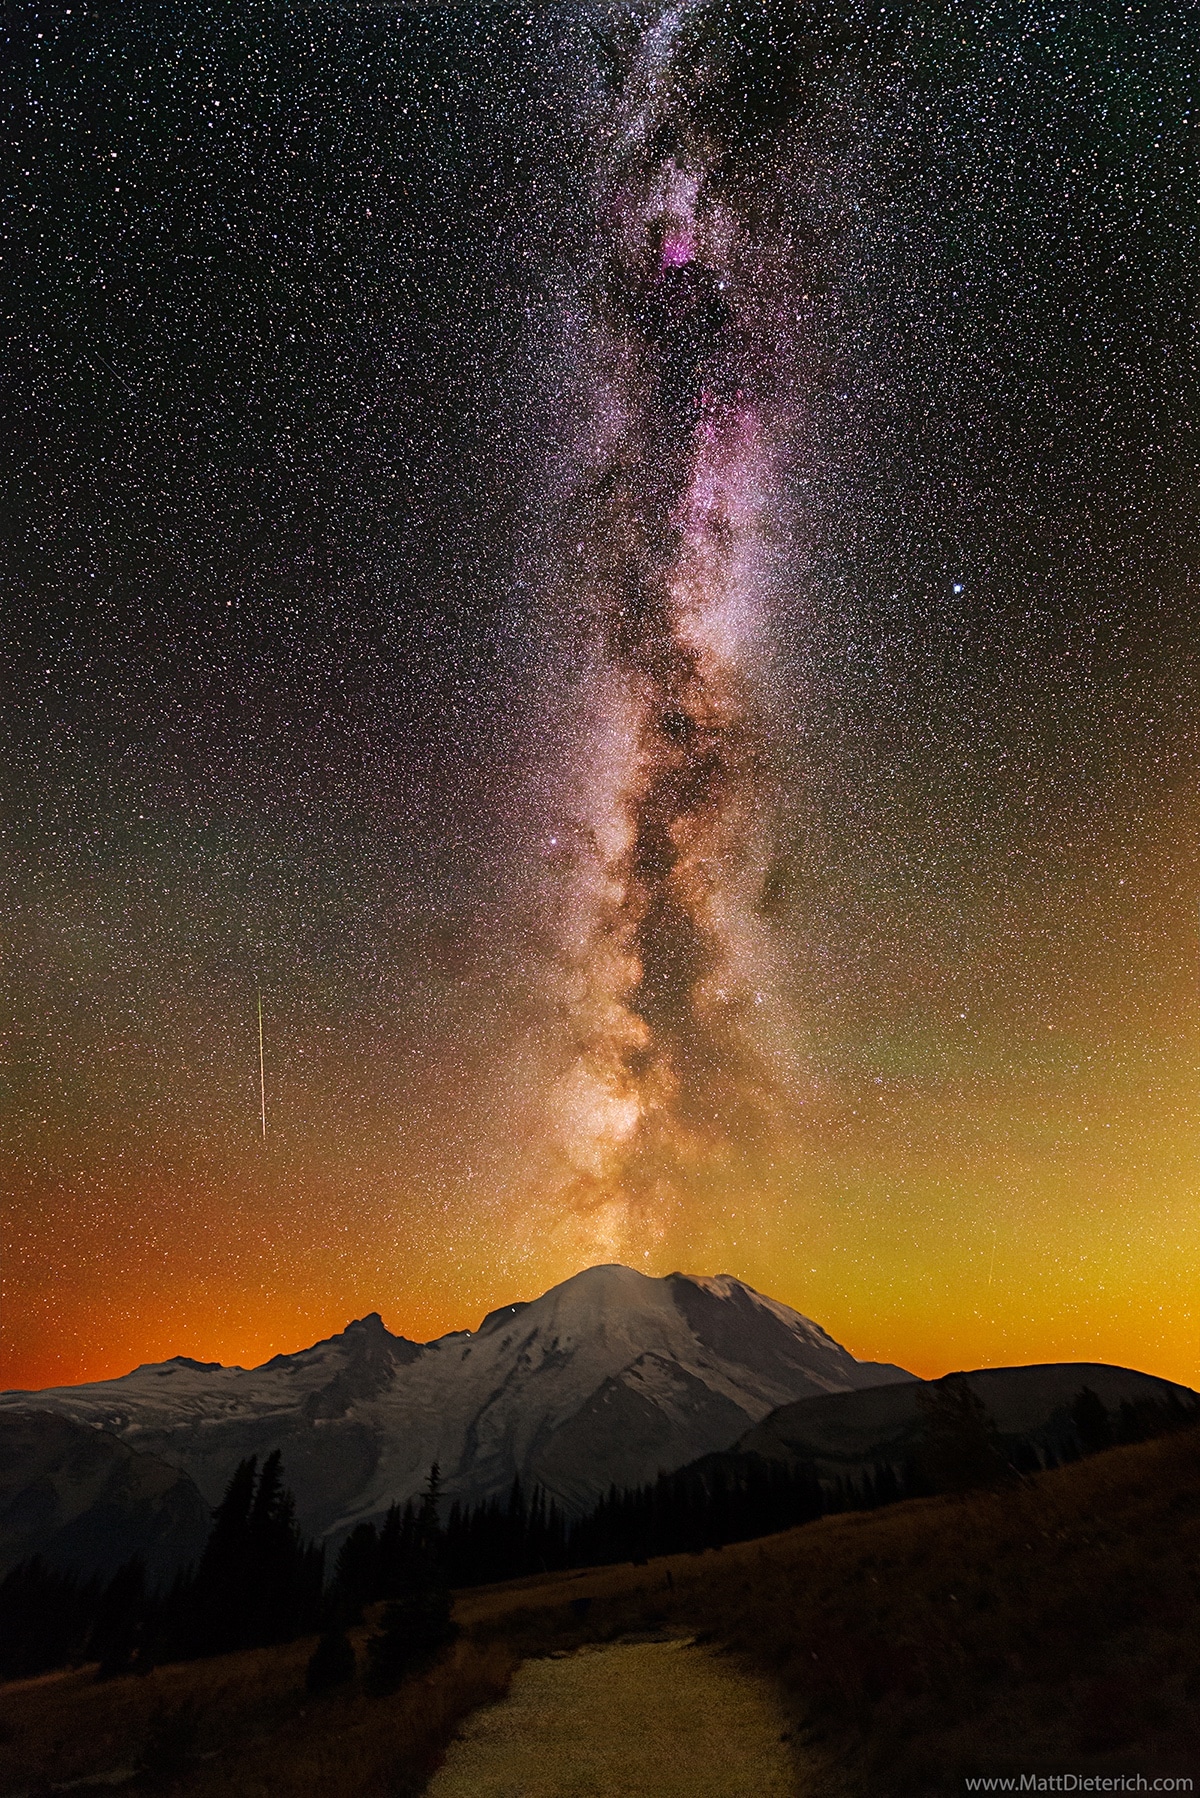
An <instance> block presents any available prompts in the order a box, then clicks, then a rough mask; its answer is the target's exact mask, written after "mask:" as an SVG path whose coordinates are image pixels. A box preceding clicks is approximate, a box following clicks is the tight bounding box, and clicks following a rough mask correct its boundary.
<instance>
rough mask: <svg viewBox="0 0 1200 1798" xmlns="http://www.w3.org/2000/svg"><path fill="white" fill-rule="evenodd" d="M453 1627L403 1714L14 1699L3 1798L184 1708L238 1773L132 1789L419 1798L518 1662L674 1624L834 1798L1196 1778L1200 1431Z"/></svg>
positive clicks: (62, 1773)
mask: <svg viewBox="0 0 1200 1798" xmlns="http://www.w3.org/2000/svg"><path fill="white" fill-rule="evenodd" d="M579 1599H590V1600H591V1604H590V1606H589V1607H587V1614H586V1615H580V1614H579V1611H580V1608H581V1607H579V1606H578V1605H576V1606H575V1607H574V1608H573V1607H572V1601H573V1600H579ZM456 1615H457V1617H458V1620H459V1622H460V1624H461V1625H462V1626H463V1630H464V1635H463V1638H462V1640H461V1641H460V1642H459V1644H458V1645H457V1647H456V1649H455V1651H454V1653H453V1655H452V1656H450V1657H449V1658H447V1660H445V1661H444V1662H443V1663H442V1664H441V1665H439V1667H438V1668H436V1669H435V1670H434V1672H433V1673H432V1674H430V1675H429V1676H427V1677H426V1678H425V1679H423V1680H420V1681H417V1682H415V1683H414V1684H412V1685H409V1686H406V1687H404V1688H402V1689H401V1691H400V1692H398V1693H397V1694H396V1695H395V1697H394V1698H391V1699H382V1700H378V1699H368V1698H365V1697H363V1696H362V1695H361V1694H359V1693H358V1692H351V1693H350V1694H349V1695H347V1696H343V1697H337V1696H335V1697H332V1698H329V1699H324V1700H320V1701H310V1700H306V1699H305V1697H304V1693H303V1669H304V1665H305V1662H306V1660H307V1657H308V1653H309V1651H310V1648H311V1644H310V1643H297V1644H293V1645H292V1646H290V1647H288V1648H282V1649H275V1650H272V1651H264V1652H262V1653H258V1654H247V1655H232V1656H226V1657H224V1658H223V1659H221V1660H218V1661H210V1662H197V1663H194V1664H192V1665H190V1666H181V1667H167V1668H162V1669H160V1670H159V1671H158V1672H156V1673H154V1674H152V1675H151V1676H149V1677H148V1678H147V1679H145V1680H138V1679H122V1680H114V1681H111V1682H109V1683H108V1684H105V1685H98V1684H96V1683H95V1681H94V1680H92V1679H91V1678H90V1677H89V1676H88V1675H87V1674H86V1673H76V1674H71V1675H68V1676H66V1677H65V1678H50V1679H43V1680H41V1681H34V1682H27V1683H26V1684H24V1685H22V1686H9V1687H6V1688H3V1689H0V1731H3V1730H5V1729H7V1739H5V1740H4V1741H3V1742H2V1743H0V1798H2V1795H4V1794H7V1793H9V1792H11V1791H14V1790H22V1789H32V1788H33V1787H34V1786H35V1785H36V1781H37V1779H38V1778H39V1777H41V1778H48V1779H50V1780H53V1781H59V1780H65V1779H69V1778H75V1777H79V1776H80V1775H81V1774H84V1773H87V1772H92V1771H101V1770H104V1769H106V1768H111V1767H116V1766H119V1765H121V1764H122V1763H129V1762H131V1761H135V1760H137V1759H139V1758H140V1757H141V1756H142V1755H143V1754H144V1751H145V1745H146V1742H147V1739H148V1737H149V1736H150V1734H151V1733H152V1718H153V1715H154V1713H155V1711H156V1710H157V1711H158V1712H159V1713H160V1715H161V1714H165V1715H167V1716H168V1717H169V1716H170V1715H171V1714H172V1713H173V1712H175V1713H177V1712H178V1711H179V1709H180V1707H181V1706H183V1705H185V1704H189V1703H190V1704H193V1705H194V1706H195V1710H196V1719H197V1733H196V1737H195V1741H194V1748H195V1749H196V1750H198V1751H200V1752H202V1753H204V1752H209V1753H212V1752H214V1751H219V1752H216V1754H215V1758H213V1759H211V1760H206V1761H196V1760H192V1761H190V1762H188V1763H187V1765H186V1769H184V1768H181V1769H180V1772H179V1774H178V1775H177V1776H174V1777H169V1776H168V1775H167V1774H166V1773H164V1774H161V1775H159V1776H156V1778H153V1779H151V1778H146V1777H143V1779H140V1780H139V1781H138V1784H137V1787H136V1790H138V1791H142V1790H145V1791H147V1792H158V1791H164V1792H165V1791H173V1792H178V1793H179V1794H181V1795H182V1794H185V1793H186V1794H188V1795H189V1798H191V1795H192V1794H196V1795H197V1798H201V1795H205V1798H207V1795H211V1798H218V1795H220V1798H243V1795H244V1798H251V1795H253V1798H258V1795H259V1794H264V1795H265V1794H266V1793H268V1792H269V1793H271V1794H280V1795H286V1798H290V1795H292V1794H296V1795H297V1798H298V1795H299V1794H300V1793H305V1794H308V1793H315V1792H320V1793H322V1794H327V1795H328V1798H376V1795H377V1794H378V1795H379V1798H384V1795H391V1798H396V1795H402V1794H404V1793H405V1792H413V1791H415V1790H417V1789H419V1787H420V1783H421V1780H422V1779H423V1778H424V1777H426V1776H427V1774H428V1772H429V1771H430V1769H431V1768H432V1767H433V1766H434V1765H435V1764H436V1762H437V1761H438V1759H439V1757H440V1755H441V1752H442V1750H443V1747H444V1744H445V1743H446V1741H447V1740H448V1739H449V1737H450V1736H451V1734H452V1733H453V1730H454V1727H455V1724H456V1722H457V1721H458V1719H460V1718H461V1717H463V1716H464V1715H465V1714H466V1713H467V1712H468V1711H469V1710H471V1709H472V1708H473V1707H474V1706H475V1705H478V1704H480V1703H484V1702H487V1701H488V1700H489V1699H491V1698H494V1697H497V1696H499V1695H500V1694H501V1693H502V1692H503V1691H504V1690H505V1689H506V1687H507V1683H508V1680H509V1678H510V1676H511V1673H512V1670H513V1668H514V1667H515V1666H516V1664H517V1663H518V1661H520V1660H521V1659H523V1658H525V1657H527V1656H531V1655H539V1654H546V1653H549V1652H553V1651H555V1650H561V1649H566V1648H570V1647H573V1646H576V1645H578V1644H579V1643H581V1642H585V1641H611V1640H614V1639H616V1638H618V1637H620V1636H623V1635H627V1634H629V1633H630V1632H637V1631H639V1630H643V1631H644V1630H646V1629H648V1628H650V1629H654V1628H659V1627H661V1626H664V1625H666V1626H668V1627H672V1628H681V1629H685V1630H690V1631H695V1632H697V1633H699V1634H701V1635H705V1636H708V1637H709V1638H710V1639H712V1640H713V1641H715V1642H716V1643H719V1644H722V1645H724V1646H727V1647H728V1648H729V1649H731V1650H732V1651H733V1652H734V1653H735V1654H736V1655H737V1656H738V1657H740V1658H741V1659H742V1661H743V1662H744V1663H745V1664H746V1665H748V1666H752V1667H754V1668H756V1669H758V1670H759V1671H761V1672H764V1673H766V1674H768V1675H769V1676H770V1678H771V1679H772V1680H774V1681H776V1682H777V1683H778V1686H779V1689H780V1690H781V1692H782V1694H783V1696H784V1700H785V1702H786V1704H787V1706H788V1709H789V1714H790V1716H791V1718H792V1722H793V1727H794V1729H795V1731H796V1733H797V1738H798V1741H799V1742H800V1744H801V1747H802V1752H803V1757H804V1759H805V1760H806V1761H808V1762H809V1763H810V1764H812V1765H815V1766H817V1767H818V1768H819V1769H820V1776H819V1779H818V1782H817V1785H816V1787H815V1788H814V1789H819V1790H820V1791H821V1792H822V1794H823V1795H825V1794H833V1793H835V1792H846V1793H849V1794H856V1793H862V1794H866V1793H870V1794H872V1798H892V1795H894V1798H922V1795H924V1794H927V1793H928V1794H933V1793H941V1792H953V1791H961V1789H962V1788H961V1785H960V1783H959V1781H960V1779H961V1776H962V1774H964V1773H971V1772H984V1773H987V1772H1003V1771H1010V1770H1015V1771H1024V1770H1029V1771H1041V1772H1050V1771H1058V1770H1072V1771H1093V1772H1108V1771H1116V1770H1125V1769H1128V1770H1133V1771H1141V1772H1146V1773H1151V1772H1162V1773H1169V1774H1180V1773H1190V1774H1192V1776H1193V1777H1197V1776H1200V1752H1198V1751H1200V1729H1198V1726H1197V1717H1198V1715H1200V1431H1191V1432H1187V1433H1185V1434H1181V1435H1178V1436H1173V1437H1166V1438H1163V1439H1162V1440H1160V1441H1158V1442H1151V1443H1144V1444H1141V1445H1139V1446H1137V1447H1133V1448H1121V1449H1113V1450H1111V1451H1109V1452H1108V1453H1107V1454H1104V1455H1100V1456H1097V1457H1095V1458H1094V1459H1092V1460H1090V1461H1085V1462H1081V1463H1079V1464H1077V1465H1076V1466H1074V1467H1068V1468H1063V1469H1061V1470H1059V1471H1058V1472H1055V1473H1052V1474H1047V1475H1044V1476H1042V1477H1041V1478H1039V1479H1038V1480H1036V1481H1031V1482H1030V1483H1029V1484H1028V1485H1027V1486H1025V1487H1023V1488H1022V1489H1021V1490H1019V1491H1017V1492H1015V1493H1011V1492H1010V1493H1006V1494H994V1495H993V1494H984V1493H978V1494H974V1495H971V1496H969V1497H966V1498H959V1499H954V1498H940V1499H922V1500H915V1501H913V1502H910V1503H907V1504H903V1505H897V1506H894V1507H892V1508H891V1509H888V1510H884V1511H879V1512H874V1513H866V1514H858V1515H852V1516H844V1517H831V1518H825V1519H823V1520H822V1521H821V1522H819V1523H816V1524H811V1525H809V1526H807V1527H806V1528H803V1529H799V1530H792V1531H789V1532H787V1533H786V1534H784V1535H780V1536H774V1537H770V1538H768V1539H767V1540H765V1541H761V1542H748V1543H741V1544H739V1545H737V1546H735V1547H730V1548H726V1549H724V1550H722V1551H720V1552H718V1553H713V1552H710V1553H708V1554H705V1555H700V1556H688V1555H682V1556H675V1557H672V1558H671V1559H669V1560H659V1561H653V1562H651V1563H650V1564H649V1566H646V1567H641V1568H634V1567H630V1566H622V1567H613V1568H597V1569H595V1570H592V1571H588V1572H585V1573H567V1574H558V1575H552V1576H550V1577H547V1578H542V1579H535V1580H525V1581H517V1582H514V1583H512V1584H510V1585H507V1586H494V1587H488V1588H484V1589H482V1590H478V1591H473V1592H464V1593H461V1594H460V1595H459V1598H458V1603H457V1606H456ZM161 1733H162V1732H161V1730H160V1734H161ZM1197 1790H1200V1783H1198V1785H1197Z"/></svg>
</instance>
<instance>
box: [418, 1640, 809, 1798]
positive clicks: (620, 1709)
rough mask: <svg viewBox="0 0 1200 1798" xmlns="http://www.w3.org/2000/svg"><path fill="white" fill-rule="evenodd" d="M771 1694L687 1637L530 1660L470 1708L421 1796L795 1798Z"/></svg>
mask: <svg viewBox="0 0 1200 1798" xmlns="http://www.w3.org/2000/svg"><path fill="white" fill-rule="evenodd" d="M786 1729H787V1722H786V1719H785V1717H784V1714H783V1712H782V1709H781V1708H780V1706H779V1704H778V1702H777V1700H776V1698H775V1696H774V1694H773V1693H772V1691H771V1689H770V1687H769V1686H768V1685H767V1684H766V1683H765V1682H763V1681H760V1680H756V1679H754V1678H753V1677H751V1676H749V1675H747V1674H744V1673H742V1672H740V1671H739V1670H738V1669H737V1668H736V1667H735V1666H734V1665H733V1664H732V1663H731V1662H730V1661H729V1660H728V1659H727V1658H726V1657H725V1656H723V1655H720V1654H717V1653H715V1652H714V1651H713V1650H711V1649H708V1648H704V1647H700V1646H698V1645H697V1644H696V1643H694V1642H691V1641H681V1640H672V1641H655V1642H622V1643H616V1644H613V1645H610V1646H607V1647H603V1648H585V1649H581V1650H579V1652H577V1653H575V1654H571V1655H563V1656H558V1657H554V1658H551V1659H549V1660H535V1661H527V1662H526V1663H525V1664H524V1666H522V1667H521V1668H520V1669H519V1670H518V1672H517V1673H516V1675H515V1677H514V1679H513V1682H512V1687H511V1690H510V1692H509V1695H508V1697H507V1698H506V1699H504V1700H503V1702H502V1703H500V1704H496V1705H492V1706H491V1707H490V1708H488V1709H487V1710H483V1711H477V1712H476V1713H475V1715H474V1716H472V1717H471V1718H469V1719H468V1721H467V1722H466V1724H465V1725H464V1726H463V1728H462V1730H461V1731H460V1733H459V1735H458V1737H457V1738H456V1739H455V1741H454V1742H453V1743H452V1744H451V1746H450V1749H449V1751H448V1753H447V1756H446V1760H445V1763H444V1765H443V1766H442V1768H441V1769H440V1771H439V1772H438V1773H437V1774H435V1776H434V1778H433V1780H432V1782H431V1784H430V1785H429V1787H428V1791H427V1798H677V1795H678V1798H685V1794H686V1798H795V1795H796V1791H797V1787H796V1776H795V1768H794V1763H793V1759H792V1755H791V1752H790V1750H789V1747H788V1743H787V1741H786V1739H785V1731H786Z"/></svg>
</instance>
